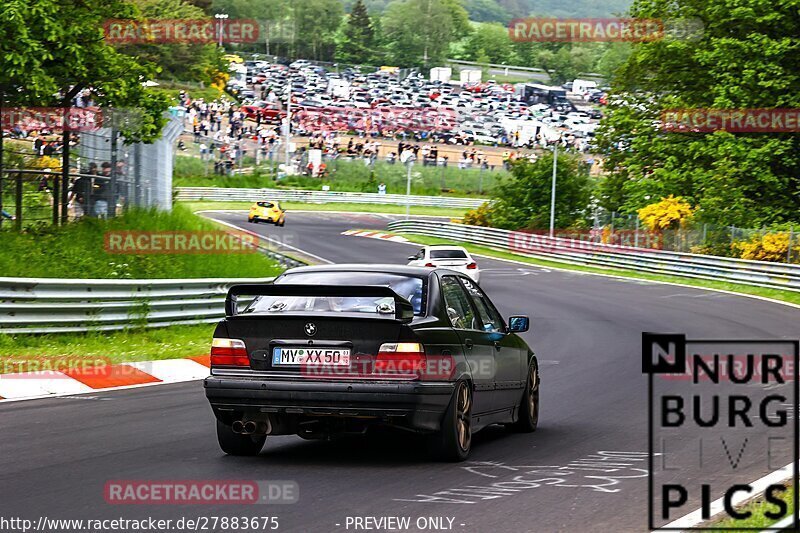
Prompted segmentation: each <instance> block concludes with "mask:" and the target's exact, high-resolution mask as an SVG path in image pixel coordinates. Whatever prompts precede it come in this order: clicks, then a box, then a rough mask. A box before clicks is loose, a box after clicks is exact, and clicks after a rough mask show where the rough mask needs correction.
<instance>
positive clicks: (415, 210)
mask: <svg viewBox="0 0 800 533" xmlns="http://www.w3.org/2000/svg"><path fill="white" fill-rule="evenodd" d="M181 204H182V205H184V206H186V207H187V208H188V209H191V210H192V211H195V212H196V211H203V210H207V209H218V210H226V211H228V210H230V211H246V210H248V209H250V206H251V205H253V202H181ZM281 206H283V208H284V209H287V210H289V211H290V213H289V214H288V215H287V219H286V220H287V224H289V225H291V218H290V217H291V210H296V211H347V212H350V213H384V214H398V215H404V214H405V213H406V208H405V206H402V205H383V204H348V203H330V204H308V203H302V202H281ZM466 212H467V209H459V208H454V207H424V206H411V214H412V215H428V216H443V217H451V218H460V217H463V216H464V213H466Z"/></svg>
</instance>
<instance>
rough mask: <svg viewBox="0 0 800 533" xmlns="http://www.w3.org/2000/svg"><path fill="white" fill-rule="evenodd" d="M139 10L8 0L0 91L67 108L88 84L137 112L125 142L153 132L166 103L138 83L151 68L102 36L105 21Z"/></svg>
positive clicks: (1, 25)
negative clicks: (118, 48) (67, 104)
mask: <svg viewBox="0 0 800 533" xmlns="http://www.w3.org/2000/svg"><path fill="white" fill-rule="evenodd" d="M136 15H137V13H136V10H135V7H134V6H133V5H132V4H130V3H129V2H125V1H123V0H38V1H36V2H29V1H26V0H6V1H5V3H4V5H3V9H2V10H0V36H2V37H3V38H2V42H0V88H2V91H3V93H4V95H5V100H6V102H10V103H11V104H13V105H51V106H52V105H64V104H66V103H68V102H69V101H70V100H71V98H72V97H73V96H75V95H76V94H77V93H78V92H79V91H80V90H83V89H91V90H92V92H93V93H94V98H95V100H96V102H97V103H98V104H100V105H101V106H104V107H119V108H136V109H138V110H140V111H141V112H142V113H141V117H140V118H141V120H140V121H137V123H136V124H128V126H127V127H125V128H123V133H125V135H126V137H127V138H128V139H131V140H136V139H139V138H141V139H143V140H151V139H154V138H155V137H157V136H158V134H159V133H160V130H161V127H162V126H163V124H164V118H163V116H162V114H163V112H164V111H165V110H166V108H167V106H168V105H169V104H168V101H167V99H166V97H164V96H161V95H159V94H157V93H155V92H154V91H152V90H151V89H149V88H147V87H144V86H143V85H142V82H143V81H145V80H148V79H151V78H153V77H154V76H155V74H156V71H157V70H156V67H155V66H154V65H152V64H149V63H147V62H143V61H139V60H138V59H137V58H135V57H131V56H128V55H125V54H122V53H120V52H118V51H117V50H115V49H114V48H113V47H112V46H110V45H109V44H107V43H106V42H105V40H104V39H103V22H104V21H106V20H108V19H119V18H133V17H135V16H136ZM54 94H58V95H59V96H57V97H54V96H53V95H54ZM7 105H8V104H7Z"/></svg>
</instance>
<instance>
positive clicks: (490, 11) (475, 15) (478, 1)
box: [464, 0, 511, 24]
mask: <svg viewBox="0 0 800 533" xmlns="http://www.w3.org/2000/svg"><path fill="white" fill-rule="evenodd" d="M464 7H465V8H466V9H467V13H468V14H469V19H470V20H474V21H475V22H499V23H501V24H508V22H509V21H510V20H511V14H510V13H509V12H508V11H507V10H506V9H505V8H504V7H503V6H501V5H500V4H498V3H497V0H467V2H466V4H465V6H464Z"/></svg>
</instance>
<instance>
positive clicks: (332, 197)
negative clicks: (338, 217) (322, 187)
mask: <svg viewBox="0 0 800 533" xmlns="http://www.w3.org/2000/svg"><path fill="white" fill-rule="evenodd" d="M177 191H178V195H177V197H176V198H175V199H176V200H189V201H200V200H208V201H212V202H224V201H228V202H255V201H257V200H264V199H269V200H280V201H287V202H306V203H317V204H325V203H336V202H339V203H354V204H385V205H408V204H410V205H414V206H425V207H457V208H468V209H472V208H475V207H478V206H480V205H482V204H484V203H485V202H486V200H476V199H473V198H458V197H452V196H416V195H411V196H406V195H405V194H377V193H370V192H340V191H303V190H286V189H234V188H230V189H226V188H217V187H178V188H177Z"/></svg>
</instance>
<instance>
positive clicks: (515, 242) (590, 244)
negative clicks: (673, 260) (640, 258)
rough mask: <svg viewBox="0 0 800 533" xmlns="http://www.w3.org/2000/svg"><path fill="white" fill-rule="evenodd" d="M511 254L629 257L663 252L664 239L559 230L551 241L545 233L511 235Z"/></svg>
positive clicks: (641, 234)
mask: <svg viewBox="0 0 800 533" xmlns="http://www.w3.org/2000/svg"><path fill="white" fill-rule="evenodd" d="M508 247H509V249H510V250H511V251H513V252H517V253H523V254H534V253H558V252H561V253H585V254H591V253H603V252H605V253H609V252H613V253H627V254H636V253H644V252H650V251H652V250H660V249H661V248H662V247H663V235H661V234H659V233H655V232H651V231H647V230H616V231H614V232H611V231H610V230H605V229H592V230H585V231H584V230H577V231H572V230H557V231H555V232H554V233H553V237H550V233H549V231H546V230H525V231H512V232H511V233H509V235H508Z"/></svg>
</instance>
